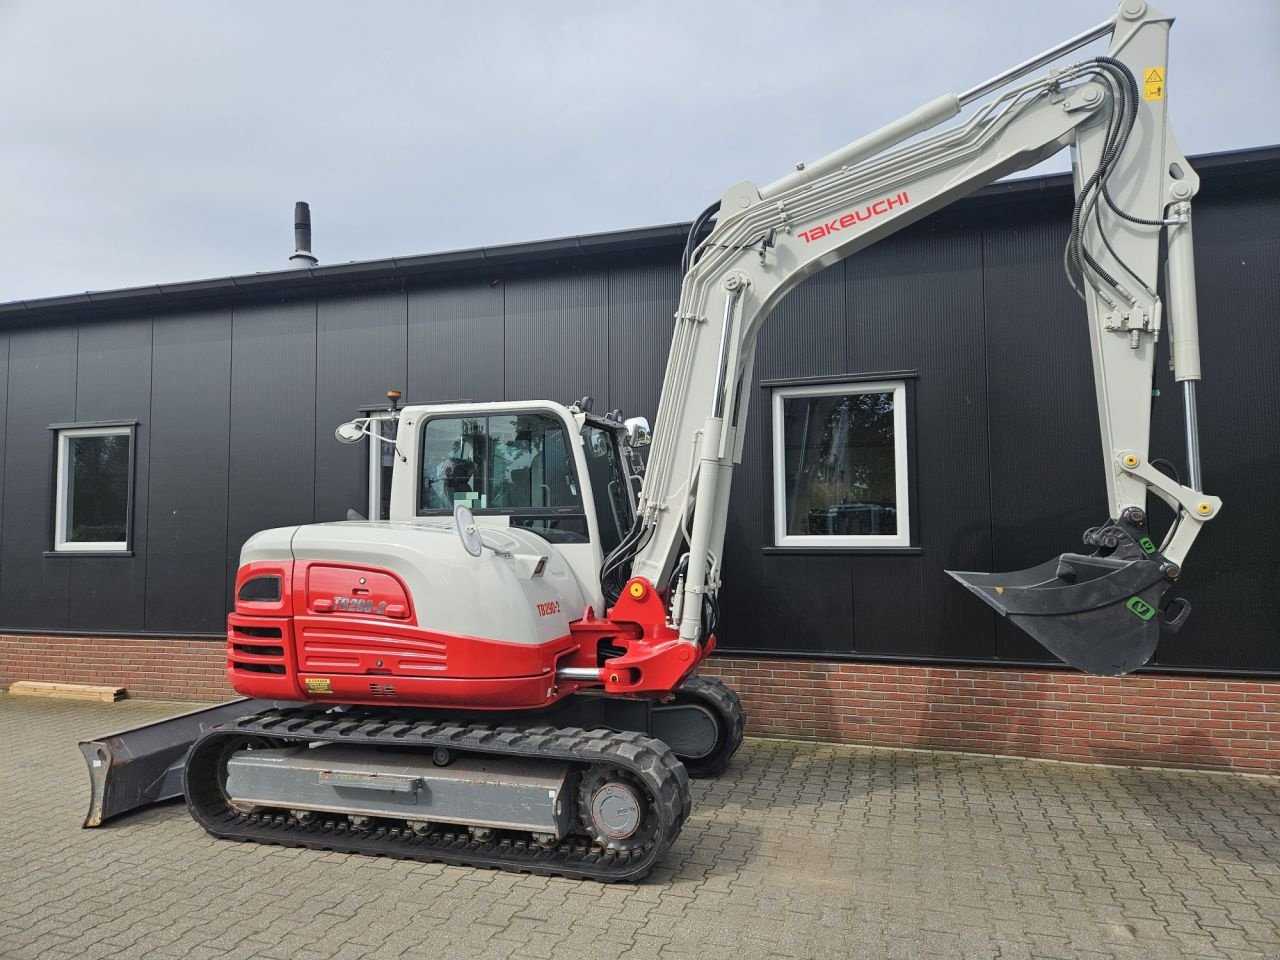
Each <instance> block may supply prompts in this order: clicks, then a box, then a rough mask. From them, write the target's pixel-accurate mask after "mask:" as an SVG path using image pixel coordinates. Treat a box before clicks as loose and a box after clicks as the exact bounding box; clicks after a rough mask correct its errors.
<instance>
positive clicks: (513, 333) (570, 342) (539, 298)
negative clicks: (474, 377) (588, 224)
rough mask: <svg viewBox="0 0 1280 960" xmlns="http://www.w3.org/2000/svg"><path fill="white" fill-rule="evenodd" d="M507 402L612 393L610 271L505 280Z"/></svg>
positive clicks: (598, 397)
mask: <svg viewBox="0 0 1280 960" xmlns="http://www.w3.org/2000/svg"><path fill="white" fill-rule="evenodd" d="M506 292H507V299H506V317H507V324H506V380H507V389H506V397H505V399H507V400H539V399H545V400H556V401H559V402H561V403H573V402H574V401H575V400H577V399H579V398H580V397H583V396H590V397H594V398H595V400H596V401H597V402H598V404H599V405H598V406H597V407H596V410H597V412H604V408H605V398H606V397H607V396H608V395H609V275H608V273H607V272H606V271H603V270H598V269H597V270H582V271H572V272H569V271H565V272H558V273H555V274H550V275H544V276H538V277H518V278H511V279H508V280H507V282H506Z"/></svg>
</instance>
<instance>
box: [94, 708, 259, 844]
mask: <svg viewBox="0 0 1280 960" xmlns="http://www.w3.org/2000/svg"><path fill="white" fill-rule="evenodd" d="M279 705H280V704H279V703H278V702H277V701H274V700H232V701H230V702H228V703H220V704H218V706H216V707H207V708H205V709H203V710H195V711H192V712H191V713H184V714H180V715H179V716H176V717H170V718H169V719H168V720H160V721H158V722H156V723H148V724H146V725H145V726H141V727H134V728H133V729H132V730H123V731H121V732H120V733H113V734H111V735H110V736H105V737H100V738H98V739H97V740H83V741H81V743H80V752H81V753H83V754H84V759H85V762H86V763H87V764H88V765H89V812H88V813H87V814H86V815H85V818H84V825H85V826H86V827H100V826H102V824H103V821H105V820H109V819H111V818H112V817H115V816H118V815H119V814H122V813H128V812H129V811H130V810H136V809H138V808H139V807H145V806H148V805H149V804H152V803H158V802H159V801H161V800H171V799H173V798H175V797H180V796H182V770H183V767H184V766H185V765H186V761H187V751H188V750H189V749H190V748H191V744H192V743H194V742H195V740H196V738H197V737H199V736H200V734H202V733H204V732H205V731H206V730H209V729H212V728H213V727H216V726H218V725H219V724H222V723H230V722H231V721H232V720H237V719H239V718H240V717H245V716H248V715H249V714H251V713H260V712H261V711H263V710H266V709H268V708H269V707H273V706H279Z"/></svg>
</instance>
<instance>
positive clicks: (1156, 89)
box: [1142, 67, 1164, 100]
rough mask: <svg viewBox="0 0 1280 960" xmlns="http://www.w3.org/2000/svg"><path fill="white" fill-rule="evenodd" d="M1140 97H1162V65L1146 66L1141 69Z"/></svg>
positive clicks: (1153, 98)
mask: <svg viewBox="0 0 1280 960" xmlns="http://www.w3.org/2000/svg"><path fill="white" fill-rule="evenodd" d="M1142 99H1144V100H1163V99H1164V67H1147V69H1146V70H1144V71H1142Z"/></svg>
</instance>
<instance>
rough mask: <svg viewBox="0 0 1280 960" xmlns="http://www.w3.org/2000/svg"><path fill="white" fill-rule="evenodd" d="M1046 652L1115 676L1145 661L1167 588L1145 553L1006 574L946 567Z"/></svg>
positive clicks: (1071, 557) (1065, 559) (1060, 561)
mask: <svg viewBox="0 0 1280 960" xmlns="http://www.w3.org/2000/svg"><path fill="white" fill-rule="evenodd" d="M947 572H948V573H950V574H951V576H952V577H954V578H955V579H956V580H958V581H959V582H960V583H962V584H964V585H965V587H967V588H968V589H969V590H970V591H971V592H972V593H974V594H976V595H977V596H979V597H981V598H982V599H983V601H984V602H986V603H987V605H988V606H990V607H991V608H992V609H993V610H995V611H996V612H997V613H999V614H1000V615H1001V616H1003V617H1007V618H1008V619H1009V620H1011V621H1013V622H1014V623H1016V624H1017V625H1018V626H1019V627H1021V628H1022V629H1023V630H1025V631H1026V632H1027V633H1029V634H1030V635H1031V636H1032V637H1034V638H1035V639H1036V640H1038V641H1039V642H1040V643H1041V644H1042V645H1043V646H1044V647H1045V648H1046V649H1048V650H1049V652H1050V653H1053V654H1054V655H1055V656H1057V657H1059V658H1061V659H1062V660H1064V661H1066V662H1067V663H1069V664H1070V665H1071V666H1073V667H1076V668H1077V669H1080V670H1084V671H1085V672H1087V673H1093V674H1098V675H1100V676H1109V677H1113V676H1119V675H1121V674H1125V673H1129V672H1130V671H1132V670H1136V669H1137V668H1138V667H1140V666H1142V665H1143V664H1144V663H1146V662H1147V661H1148V660H1150V659H1151V656H1152V654H1154V653H1155V649H1156V644H1157V643H1158V642H1159V640H1160V626H1161V616H1160V613H1159V609H1160V607H1161V602H1162V600H1163V598H1164V594H1165V592H1166V591H1167V590H1168V588H1169V583H1168V581H1167V580H1166V579H1165V578H1164V576H1163V575H1162V573H1161V571H1160V567H1159V565H1158V564H1157V563H1155V562H1154V561H1152V560H1148V559H1143V558H1139V559H1131V558H1130V559H1125V558H1115V557H1097V556H1083V555H1081V554H1074V553H1064V554H1063V555H1062V556H1060V557H1058V558H1057V559H1054V560H1050V561H1048V562H1047V563H1042V564H1040V565H1039V566H1035V567H1031V568H1029V569H1027V570H1018V571H1015V572H1011V573H970V572H967V571H956V570H949V571H947Z"/></svg>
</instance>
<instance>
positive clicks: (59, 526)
mask: <svg viewBox="0 0 1280 960" xmlns="http://www.w3.org/2000/svg"><path fill="white" fill-rule="evenodd" d="M55 429H56V430H57V433H58V465H57V477H56V482H57V486H56V487H55V500H54V519H53V549H54V552H56V553H128V552H129V549H130V533H131V528H132V525H133V463H134V460H133V458H134V455H135V450H134V445H135V444H136V443H137V438H136V436H135V430H134V429H133V427H132V426H131V425H123V424H122V425H115V426H106V427H57V428H55ZM78 437H128V438H129V480H128V484H129V490H128V499H127V500H126V501H125V520H124V530H125V533H124V536H125V538H124V539H123V540H98V541H85V540H71V539H69V538H68V537H69V531H68V529H67V524H68V522H69V521H70V519H71V509H70V504H69V503H68V501H67V493H68V489H67V486H68V480H69V479H70V473H69V470H70V464H69V460H70V453H71V441H72V440H74V439H76V438H78Z"/></svg>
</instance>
